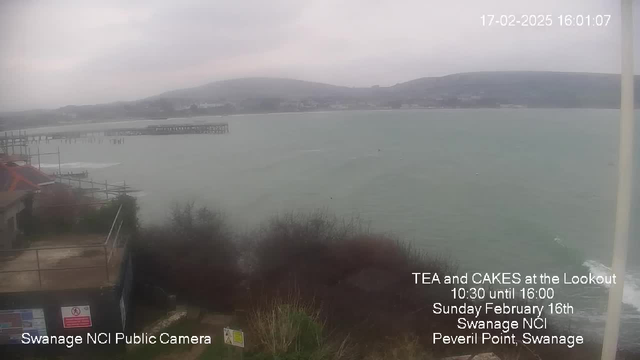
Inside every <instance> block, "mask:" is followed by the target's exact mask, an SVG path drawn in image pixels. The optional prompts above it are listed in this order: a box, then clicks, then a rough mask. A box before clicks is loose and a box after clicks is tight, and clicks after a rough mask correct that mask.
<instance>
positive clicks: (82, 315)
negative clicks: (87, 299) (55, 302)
mask: <svg viewBox="0 0 640 360" xmlns="http://www.w3.org/2000/svg"><path fill="white" fill-rule="evenodd" d="M60 310H61V311H60V312H61V313H62V324H63V326H64V328H65V329H72V328H88V327H91V325H92V323H91V308H90V307H89V305H81V306H63V307H61V308H60Z"/></svg>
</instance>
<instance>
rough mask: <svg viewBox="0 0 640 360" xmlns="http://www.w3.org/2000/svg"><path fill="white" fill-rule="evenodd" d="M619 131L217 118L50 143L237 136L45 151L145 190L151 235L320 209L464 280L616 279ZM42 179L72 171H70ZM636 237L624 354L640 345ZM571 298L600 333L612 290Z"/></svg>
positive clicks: (469, 113) (374, 117)
mask: <svg viewBox="0 0 640 360" xmlns="http://www.w3.org/2000/svg"><path fill="white" fill-rule="evenodd" d="M636 116H637V118H640V112H639V113H638V114H637V115H636ZM618 119H619V115H618V112H617V111H614V110H525V109H513V110H416V111H414V110H411V111H402V110H400V111H372V112H326V113H303V114H296V113H292V114H269V115H242V116H228V117H223V118H216V117H202V118H193V119H169V120H161V121H134V122H129V123H109V124H92V125H73V126H65V127H57V128H48V129H44V130H55V131H58V130H60V131H62V130H69V129H87V128H113V127H125V126H141V127H142V126H147V125H151V124H167V123H181V122H182V123H192V122H218V121H225V122H229V128H230V133H229V134H227V135H174V136H140V137H127V138H125V142H124V144H120V145H114V144H110V143H109V142H108V141H103V142H102V143H86V142H84V141H78V142H74V143H65V142H60V141H56V142H54V141H52V142H51V143H49V144H41V145H40V150H41V151H50V150H54V151H55V149H56V148H57V147H58V146H59V147H60V151H61V153H62V160H61V162H62V170H63V171H77V170H80V169H86V170H89V172H90V177H92V178H93V179H94V180H99V181H105V180H107V181H109V182H113V183H118V182H120V183H121V182H122V181H126V183H127V185H131V186H133V187H135V188H139V189H142V192H141V193H139V194H138V196H139V202H140V205H141V212H142V214H141V215H142V219H143V221H144V222H145V223H152V222H154V221H161V220H163V219H164V218H165V217H166V215H167V209H168V206H169V205H171V204H172V203H173V202H176V201H189V200H196V201H197V203H198V204H202V205H207V206H209V207H211V208H216V209H220V210H223V211H224V212H226V213H227V214H228V216H229V218H230V220H231V221H232V222H233V223H234V224H235V225H236V226H237V228H238V229H241V230H244V229H250V228H251V227H253V226H255V225H256V224H258V223H260V222H262V221H264V220H266V219H268V218H269V217H270V216H272V215H274V214H278V213H282V212H286V211H291V210H314V209H318V208H321V209H326V210H329V211H331V212H333V213H335V214H336V215H339V216H349V217H350V216H354V215H355V216H359V217H360V218H362V219H363V220H364V221H366V222H368V223H369V224H370V226H371V228H373V229H375V230H380V231H384V232H391V233H394V234H396V235H398V236H400V237H402V238H404V239H407V240H409V241H412V242H413V243H414V244H416V245H417V246H418V247H420V248H422V249H424V250H426V251H429V252H432V253H436V254H441V255H445V256H450V257H451V258H453V259H455V260H456V261H457V262H458V263H459V265H460V269H461V271H487V272H492V271H495V272H498V271H502V272H520V273H523V274H533V273H540V272H548V273H552V274H561V273H563V272H567V273H569V274H575V275H584V274H588V273H589V272H592V273H594V274H606V273H607V272H608V269H607V268H606V266H609V265H610V261H611V248H612V237H613V236H612V235H613V226H614V210H615V190H616V175H617V170H618V169H617V149H618V121H619V120H618ZM41 130H43V129H34V130H31V132H36V131H38V132H39V131H41ZM639 134H640V131H639ZM638 138H639V140H640V136H639V137H638ZM638 142H640V141H638ZM33 151H35V146H34V148H33V149H32V152H33ZM638 154H640V152H638ZM636 160H638V165H636V166H638V167H639V168H640V155H638V156H636ZM42 166H43V169H44V170H46V171H54V170H57V166H58V164H57V157H51V156H49V157H47V158H43V159H42ZM636 194H638V192H636ZM637 198H638V195H636V200H637ZM635 204H640V201H635ZM634 220H640V212H638V211H635V213H634ZM639 223H640V221H634V224H639ZM636 234H640V233H638V232H637V231H635V232H634V235H633V237H632V240H631V244H630V250H629V253H628V254H629V262H630V269H629V273H630V275H629V276H628V278H627V279H626V283H625V304H626V305H625V309H624V312H625V313H624V320H623V322H624V325H623V326H624V330H623V331H622V332H621V334H622V335H621V336H623V341H624V343H623V345H624V346H625V347H634V346H635V347H640V341H639V340H638V339H640V244H639V242H640V241H639V240H640V236H639V235H636ZM556 298H557V300H562V301H569V302H570V303H571V304H572V305H574V307H575V309H576V313H575V314H574V315H573V316H571V317H569V318H567V317H564V318H561V319H558V321H559V322H560V323H562V324H569V325H575V326H577V327H579V328H580V329H581V330H580V332H581V333H583V334H584V335H586V336H598V335H599V334H600V333H601V331H602V328H603V326H604V316H603V312H604V311H605V309H606V288H604V287H600V286H564V287H560V286H558V287H557V289H556Z"/></svg>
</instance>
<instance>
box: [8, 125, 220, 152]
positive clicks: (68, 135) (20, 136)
mask: <svg viewBox="0 0 640 360" xmlns="http://www.w3.org/2000/svg"><path fill="white" fill-rule="evenodd" d="M227 133H229V124H227V123H211V124H167V125H150V126H147V127H144V128H118V129H105V130H87V131H63V132H47V133H27V132H25V131H19V132H18V133H17V134H15V135H14V133H13V132H11V133H8V132H5V134H4V137H0V147H4V148H6V147H18V146H20V145H22V146H24V145H25V144H33V143H40V142H45V143H46V142H49V141H51V140H62V141H69V140H72V139H79V138H89V139H91V141H90V142H94V141H95V142H101V141H100V140H96V139H95V138H99V137H106V136H109V137H114V136H117V137H123V136H142V135H190V134H227ZM119 141H120V143H122V142H123V141H124V140H119ZM116 143H117V142H116Z"/></svg>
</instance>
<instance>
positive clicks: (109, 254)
mask: <svg viewBox="0 0 640 360" xmlns="http://www.w3.org/2000/svg"><path fill="white" fill-rule="evenodd" d="M121 211H122V204H120V206H119V207H118V211H117V212H116V216H115V217H114V219H113V222H112V223H111V228H110V229H109V233H108V234H107V236H106V238H105V241H104V243H102V244H91V245H65V246H42V247H36V248H25V249H11V250H4V249H2V250H0V254H7V253H25V252H27V251H35V253H36V266H37V267H36V268H35V269H21V270H0V273H18V272H35V271H37V272H38V283H39V287H40V288H42V276H41V273H42V271H56V270H81V269H96V268H104V269H105V277H106V280H107V282H108V281H109V263H110V261H111V257H112V255H113V252H114V250H115V247H116V246H117V242H118V237H119V236H120V229H121V228H122V224H123V223H124V220H122V219H120V213H121ZM118 220H120V222H119V225H118V229H117V230H116V233H115V237H114V238H113V239H111V235H112V234H113V229H114V228H115V225H116V223H117V222H118ZM110 240H111V241H112V243H111V244H109V241H110ZM91 248H101V249H102V251H104V260H103V261H104V263H103V264H104V265H102V264H101V265H99V266H72V267H64V268H62V267H54V268H44V269H43V268H41V267H40V256H39V251H41V250H45V251H46V250H64V249H91ZM109 248H110V249H109ZM0 261H1V260H0Z"/></svg>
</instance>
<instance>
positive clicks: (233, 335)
mask: <svg viewBox="0 0 640 360" xmlns="http://www.w3.org/2000/svg"><path fill="white" fill-rule="evenodd" d="M224 343H225V344H227V345H232V346H238V347H241V348H243V347H244V333H243V332H242V331H241V330H232V329H229V328H224Z"/></svg>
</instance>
